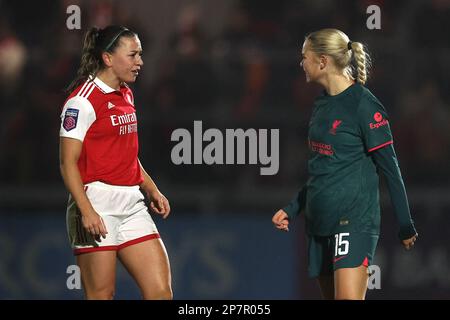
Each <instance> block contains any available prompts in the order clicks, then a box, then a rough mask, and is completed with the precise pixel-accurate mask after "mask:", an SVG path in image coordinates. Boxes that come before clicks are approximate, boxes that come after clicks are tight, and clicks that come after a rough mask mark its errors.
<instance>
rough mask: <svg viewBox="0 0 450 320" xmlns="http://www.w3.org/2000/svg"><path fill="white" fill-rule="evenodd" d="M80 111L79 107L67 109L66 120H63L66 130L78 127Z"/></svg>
mask: <svg viewBox="0 0 450 320" xmlns="http://www.w3.org/2000/svg"><path fill="white" fill-rule="evenodd" d="M78 112H79V110H77V109H71V108H68V109H67V110H66V113H65V115H64V120H63V128H64V129H65V130H66V131H70V130H72V129H75V128H76V127H77V122H78Z"/></svg>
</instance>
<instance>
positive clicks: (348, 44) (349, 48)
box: [347, 41, 353, 50]
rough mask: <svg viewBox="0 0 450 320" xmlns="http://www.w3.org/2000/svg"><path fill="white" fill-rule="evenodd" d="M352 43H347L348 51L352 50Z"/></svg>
mask: <svg viewBox="0 0 450 320" xmlns="http://www.w3.org/2000/svg"><path fill="white" fill-rule="evenodd" d="M352 43H353V42H351V41H349V42H348V43H347V49H348V50H352Z"/></svg>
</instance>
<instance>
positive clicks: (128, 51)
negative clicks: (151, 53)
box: [108, 36, 144, 83]
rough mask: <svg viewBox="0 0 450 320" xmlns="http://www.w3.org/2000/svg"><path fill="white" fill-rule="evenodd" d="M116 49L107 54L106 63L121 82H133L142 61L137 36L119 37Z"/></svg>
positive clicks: (139, 42)
mask: <svg viewBox="0 0 450 320" xmlns="http://www.w3.org/2000/svg"><path fill="white" fill-rule="evenodd" d="M119 41H120V42H119V45H118V46H117V48H116V50H115V51H114V52H113V53H112V54H110V55H109V57H110V61H109V62H110V63H109V64H108V65H109V66H110V67H111V69H112V72H113V73H114V75H115V76H116V77H117V78H118V79H119V80H120V81H123V82H127V83H129V82H135V81H136V77H137V76H138V74H139V70H140V69H141V66H142V65H143V64H144V62H143V61H142V47H141V41H140V40H139V38H138V37H137V36H135V37H133V38H129V37H121V38H120V40H119Z"/></svg>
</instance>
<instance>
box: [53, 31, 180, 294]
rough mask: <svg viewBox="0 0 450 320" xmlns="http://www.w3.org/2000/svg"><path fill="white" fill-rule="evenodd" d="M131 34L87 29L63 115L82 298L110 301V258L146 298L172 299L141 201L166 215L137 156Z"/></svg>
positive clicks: (136, 51)
mask: <svg viewBox="0 0 450 320" xmlns="http://www.w3.org/2000/svg"><path fill="white" fill-rule="evenodd" d="M141 56H142V47H141V42H140V41H139V38H138V36H137V34H135V33H134V32H132V31H130V30H128V29H127V28H124V27H121V26H108V27H106V28H104V29H97V28H92V29H91V30H89V31H88V32H87V33H86V35H85V39H84V45H83V52H82V57H81V66H80V68H79V70H78V77H77V78H76V79H75V80H74V81H73V82H72V84H71V85H70V86H69V89H68V90H69V91H70V92H71V93H70V95H69V97H68V99H67V101H66V103H65V105H64V107H63V110H62V113H61V129H60V168H61V175H62V177H63V180H64V183H65V185H66V187H67V189H68V191H69V193H70V195H69V201H68V206H67V230H68V233H69V240H70V243H71V245H72V248H73V250H74V254H75V255H76V256H77V264H78V266H79V267H80V270H81V280H82V283H83V288H84V291H85V296H86V298H87V299H112V298H113V295H114V289H115V273H116V259H117V258H119V260H120V261H121V262H122V264H123V265H124V266H125V268H126V269H127V270H128V272H129V273H130V274H131V276H132V277H133V278H134V279H135V281H136V283H137V284H138V286H139V288H140V291H141V294H142V297H143V298H144V299H171V298H172V289H171V274H170V266H169V260H168V257H167V253H166V250H165V247H164V244H163V242H162V241H161V239H160V236H159V234H158V230H157V228H156V226H155V223H154V222H153V220H152V218H151V216H150V214H149V212H148V208H147V206H146V205H145V203H144V196H143V195H142V193H141V192H140V189H142V190H143V191H144V193H145V194H146V196H147V197H148V199H149V201H150V207H151V209H152V210H153V211H154V212H156V213H158V214H160V215H162V216H163V218H166V217H167V216H168V215H169V213H170V205H169V201H168V200H167V199H166V197H165V196H164V195H163V194H162V193H161V192H160V191H159V190H158V188H157V186H156V184H155V183H154V182H153V180H152V178H151V177H150V176H149V175H148V173H147V172H146V171H145V170H144V168H143V167H142V165H141V163H140V161H139V159H138V147H139V145H138V134H137V128H138V127H137V117H136V109H135V106H134V100H133V93H132V91H131V89H130V88H129V87H128V86H127V83H131V82H134V81H136V77H137V76H138V73H139V71H140V69H141V67H142V65H143V61H142V57H141Z"/></svg>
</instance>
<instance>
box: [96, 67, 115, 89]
mask: <svg viewBox="0 0 450 320" xmlns="http://www.w3.org/2000/svg"><path fill="white" fill-rule="evenodd" d="M97 77H98V78H99V79H100V80H102V81H103V82H104V83H106V84H107V85H108V86H110V87H111V88H113V89H115V90H120V80H119V79H118V78H117V77H116V76H115V75H114V74H113V73H112V72H111V71H110V70H109V69H106V70H102V71H100V72H99V73H98V74H97Z"/></svg>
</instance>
